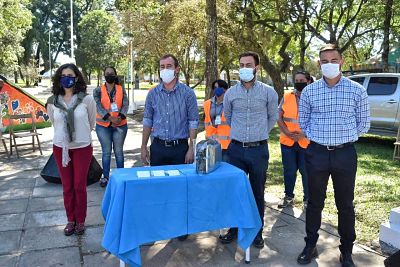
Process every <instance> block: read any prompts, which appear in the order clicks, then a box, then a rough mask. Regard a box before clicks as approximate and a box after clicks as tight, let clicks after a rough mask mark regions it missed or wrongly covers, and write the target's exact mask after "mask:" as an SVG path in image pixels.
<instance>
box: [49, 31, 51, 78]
mask: <svg viewBox="0 0 400 267" xmlns="http://www.w3.org/2000/svg"><path fill="white" fill-rule="evenodd" d="M50 36H51V32H50V29H49V64H50V83H51V39H50Z"/></svg>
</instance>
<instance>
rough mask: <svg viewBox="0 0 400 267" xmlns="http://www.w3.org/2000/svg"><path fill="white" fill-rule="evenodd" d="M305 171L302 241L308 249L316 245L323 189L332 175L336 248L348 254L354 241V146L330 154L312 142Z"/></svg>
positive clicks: (322, 202)
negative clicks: (305, 185) (305, 189)
mask: <svg viewBox="0 0 400 267" xmlns="http://www.w3.org/2000/svg"><path fill="white" fill-rule="evenodd" d="M306 169H307V173H308V190H309V199H308V207H307V211H306V233H307V237H306V238H305V241H306V244H307V246H311V247H314V246H315V245H316V244H317V240H318V236H319V235H318V230H319V228H320V227H321V214H322V210H323V208H324V202H325V198H326V188H327V185H328V179H329V176H331V177H332V182H333V188H334V193H335V203H336V207H337V210H338V218H339V224H338V230H339V235H340V243H341V245H340V246H339V249H340V251H341V252H342V253H344V254H346V253H351V252H352V249H353V242H354V241H355V239H356V232H355V227H354V224H355V214H354V205H353V199H354V184H355V177H356V172H357V153H356V150H355V147H354V145H349V146H346V147H344V148H340V149H335V150H331V151H329V150H328V149H327V148H326V147H324V146H321V145H318V144H316V143H313V142H312V143H311V144H310V145H309V146H308V149H307V151H306Z"/></svg>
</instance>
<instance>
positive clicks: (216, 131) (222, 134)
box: [203, 99, 231, 149]
mask: <svg viewBox="0 0 400 267" xmlns="http://www.w3.org/2000/svg"><path fill="white" fill-rule="evenodd" d="M203 107H204V128H205V129H206V138H209V139H214V140H217V141H218V142H219V143H220V144H221V148H222V149H227V148H228V146H229V143H230V142H231V139H230V137H229V136H230V132H231V127H229V125H228V124H227V122H226V119H225V115H224V112H223V111H222V115H221V124H220V125H217V126H216V127H214V126H213V124H212V121H211V116H210V110H211V100H210V99H209V100H207V101H205V102H204V104H203Z"/></svg>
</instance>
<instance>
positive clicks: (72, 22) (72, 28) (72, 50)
mask: <svg viewBox="0 0 400 267" xmlns="http://www.w3.org/2000/svg"><path fill="white" fill-rule="evenodd" d="M71 60H72V63H75V56H74V10H73V0H71Z"/></svg>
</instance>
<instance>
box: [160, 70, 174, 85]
mask: <svg viewBox="0 0 400 267" xmlns="http://www.w3.org/2000/svg"><path fill="white" fill-rule="evenodd" d="M160 78H161V79H162V81H163V83H170V82H172V80H173V79H174V78H175V70H170V69H163V70H162V71H160Z"/></svg>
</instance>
